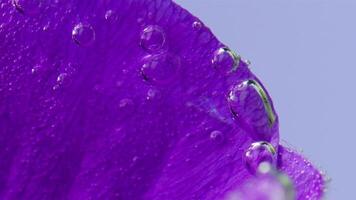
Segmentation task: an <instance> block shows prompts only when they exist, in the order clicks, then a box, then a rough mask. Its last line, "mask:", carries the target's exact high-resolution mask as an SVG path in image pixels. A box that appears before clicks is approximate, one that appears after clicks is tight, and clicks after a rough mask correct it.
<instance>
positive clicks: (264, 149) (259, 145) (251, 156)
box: [244, 141, 277, 174]
mask: <svg viewBox="0 0 356 200" xmlns="http://www.w3.org/2000/svg"><path fill="white" fill-rule="evenodd" d="M244 160H245V164H246V167H247V168H248V170H249V171H250V172H251V173H252V174H258V173H267V172H268V171H269V169H268V167H274V166H275V165H276V162H277V153H276V150H275V148H274V147H273V146H272V144H270V143H268V142H265V141H260V142H254V143H252V144H251V145H250V147H249V148H248V149H247V150H246V151H245V154H244Z"/></svg>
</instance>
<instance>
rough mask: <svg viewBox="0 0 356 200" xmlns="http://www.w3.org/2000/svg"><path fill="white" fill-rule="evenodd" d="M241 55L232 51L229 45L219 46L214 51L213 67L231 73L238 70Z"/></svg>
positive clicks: (224, 72)
mask: <svg viewBox="0 0 356 200" xmlns="http://www.w3.org/2000/svg"><path fill="white" fill-rule="evenodd" d="M239 63H240V57H239V56H238V55H236V54H235V53H234V52H232V51H231V50H230V49H229V48H228V47H222V48H219V49H218V50H216V51H215V52H214V55H213V59H212V64H213V67H214V68H215V69H216V70H218V71H220V72H221V73H223V74H229V73H231V72H234V71H236V70H237V67H238V65H239Z"/></svg>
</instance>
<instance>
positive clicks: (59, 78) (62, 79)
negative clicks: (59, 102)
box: [53, 73, 69, 90]
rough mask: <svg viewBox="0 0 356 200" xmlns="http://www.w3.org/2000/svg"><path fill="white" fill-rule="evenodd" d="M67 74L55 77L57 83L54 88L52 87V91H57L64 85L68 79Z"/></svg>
mask: <svg viewBox="0 0 356 200" xmlns="http://www.w3.org/2000/svg"><path fill="white" fill-rule="evenodd" d="M68 76H69V75H68V74H67V73H61V74H59V75H58V76H57V80H56V81H57V83H56V85H55V86H53V90H58V89H59V88H60V87H61V86H62V85H64V84H65V82H66V80H67V79H68Z"/></svg>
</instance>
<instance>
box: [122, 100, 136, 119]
mask: <svg viewBox="0 0 356 200" xmlns="http://www.w3.org/2000/svg"><path fill="white" fill-rule="evenodd" d="M118 111H119V119H123V120H125V119H127V118H128V117H129V116H132V115H133V114H134V112H135V103H134V101H133V100H132V99H129V98H124V99H121V100H120V102H119V105H118Z"/></svg>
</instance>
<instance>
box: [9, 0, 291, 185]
mask: <svg viewBox="0 0 356 200" xmlns="http://www.w3.org/2000/svg"><path fill="white" fill-rule="evenodd" d="M12 4H13V5H14V7H15V8H16V9H17V10H18V11H19V12H21V13H26V14H29V15H35V14H37V13H39V12H40V10H41V8H42V7H43V0H38V1H25V0H12ZM116 17H117V16H116V15H115V12H114V11H113V10H108V11H107V12H106V13H105V16H104V18H105V19H106V20H108V21H113V20H115V19H116ZM202 27H203V24H202V23H201V22H200V21H195V22H193V23H192V28H193V29H194V30H196V31H198V30H201V29H202ZM95 39H96V33H95V29H94V28H93V26H92V25H91V24H89V23H83V22H80V23H77V24H76V25H74V27H73V29H72V40H73V41H74V43H75V44H77V45H79V46H82V47H87V46H90V45H91V44H93V43H94V42H95ZM139 39H140V43H139V45H140V46H141V48H142V49H143V50H144V51H145V52H146V53H147V54H148V55H147V56H145V57H144V58H143V59H142V60H143V64H142V66H141V69H140V72H141V75H142V77H143V79H144V80H146V81H148V82H151V83H152V84H167V83H169V82H171V81H172V80H174V78H175V77H176V76H177V75H178V74H179V69H180V67H181V66H180V65H181V61H180V57H179V56H177V55H174V54H172V53H170V52H169V51H167V48H166V47H167V43H166V33H165V31H164V29H163V28H162V27H160V26H158V25H149V26H146V27H145V28H144V29H143V30H142V32H141V34H140V38H139ZM240 62H241V57H240V56H239V55H237V54H235V53H234V52H233V51H231V50H230V49H229V48H227V47H221V48H218V49H217V50H216V51H215V52H214V54H213V56H212V61H211V63H212V66H213V68H214V69H216V70H217V71H219V72H220V73H222V74H225V75H229V74H231V73H234V72H236V71H237V70H238V67H239V64H240ZM36 70H37V69H35V68H34V69H33V71H32V72H33V73H35V72H36ZM68 76H69V74H68V73H66V72H63V73H60V74H59V75H58V77H57V80H56V85H55V86H54V88H53V89H54V90H56V89H58V88H59V87H60V86H61V85H63V84H64V83H65V82H66V79H68ZM251 88H252V89H253V90H255V92H257V94H258V95H259V97H260V98H261V101H262V102H263V105H264V108H265V111H266V114H267V117H268V120H269V125H270V126H272V125H273V123H274V122H275V115H274V113H273V110H272V107H271V103H270V101H269V99H268V97H267V94H266V92H265V91H264V89H263V88H262V86H261V85H259V84H258V82H257V81H255V80H246V81H244V82H243V83H242V84H239V85H237V86H236V87H232V89H231V91H230V93H229V95H228V103H229V105H230V107H231V109H232V112H233V113H236V114H237V115H238V116H243V114H241V115H239V113H240V112H241V109H240V107H239V106H236V102H238V103H241V102H240V100H241V99H239V98H240V95H241V93H243V92H246V90H250V89H251ZM153 96H154V95H153V93H149V97H150V98H152V97H153ZM242 103H246V102H242ZM242 103H241V104H242ZM132 107H133V102H132V100H130V99H123V100H121V101H120V103H119V108H120V109H123V110H131V109H132ZM251 123H253V122H251ZM248 125H249V126H250V127H254V126H256V124H248ZM209 137H210V139H211V140H213V141H216V142H218V143H221V142H222V141H223V140H224V135H223V133H222V132H221V131H219V130H215V131H212V132H211V133H210V136H209ZM263 139H265V137H264V138H263ZM244 161H245V163H246V167H247V168H248V170H249V171H250V172H251V173H252V174H255V175H259V174H265V173H274V174H277V175H276V176H277V177H278V178H280V179H281V181H282V182H284V183H286V185H289V184H290V181H288V179H286V178H285V176H283V175H282V174H281V173H276V171H275V169H276V163H277V151H276V149H275V148H274V147H273V145H272V144H270V143H269V141H264V140H263V141H256V142H253V143H252V144H251V145H250V146H249V147H248V148H247V150H246V151H245V154H244ZM282 179H283V180H282Z"/></svg>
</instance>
